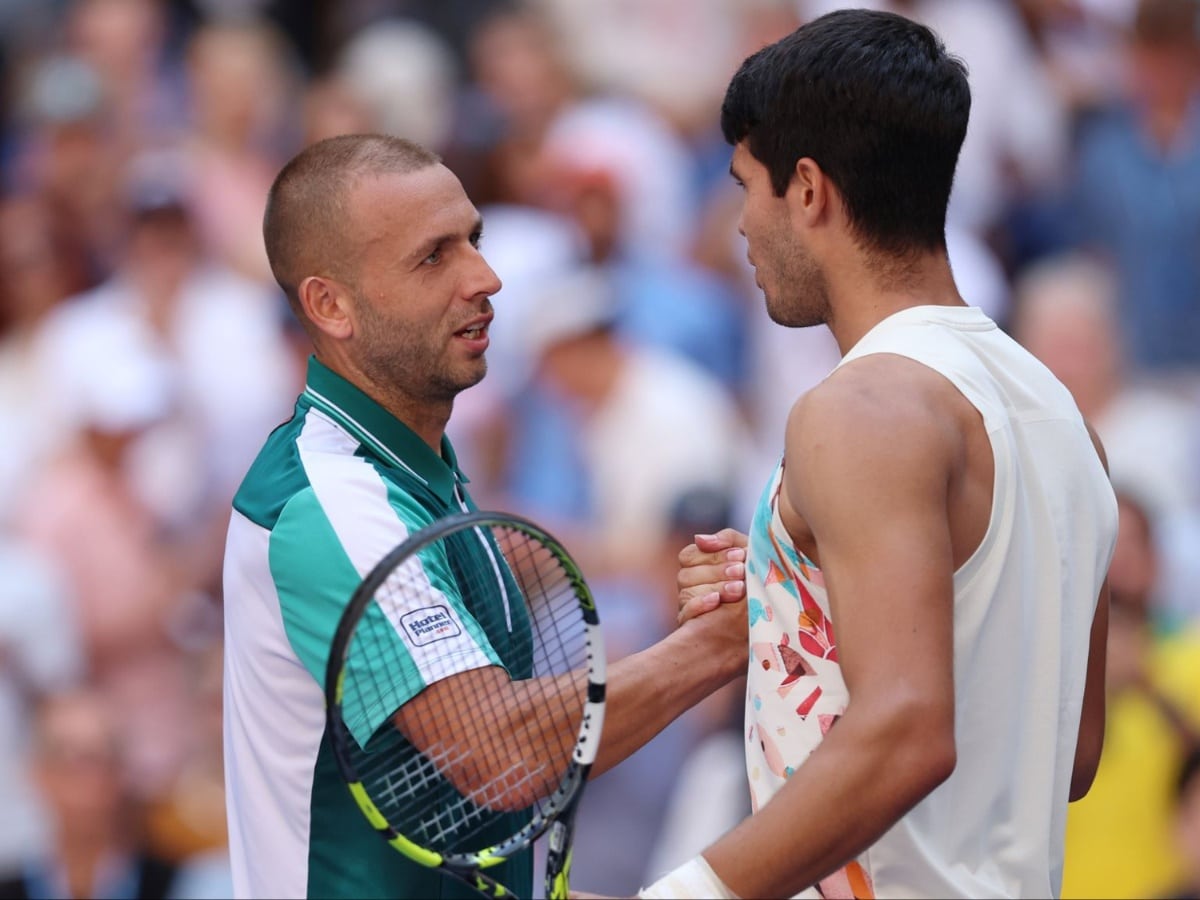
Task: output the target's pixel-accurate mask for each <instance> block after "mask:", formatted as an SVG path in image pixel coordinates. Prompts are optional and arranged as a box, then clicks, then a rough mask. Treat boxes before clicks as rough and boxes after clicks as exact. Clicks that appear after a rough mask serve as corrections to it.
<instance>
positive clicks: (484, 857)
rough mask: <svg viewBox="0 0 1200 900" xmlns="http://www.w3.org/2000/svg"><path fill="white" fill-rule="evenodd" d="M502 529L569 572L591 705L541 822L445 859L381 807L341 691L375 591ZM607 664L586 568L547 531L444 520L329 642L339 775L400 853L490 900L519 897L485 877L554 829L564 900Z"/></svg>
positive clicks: (391, 558) (502, 516)
mask: <svg viewBox="0 0 1200 900" xmlns="http://www.w3.org/2000/svg"><path fill="white" fill-rule="evenodd" d="M493 526H499V527H503V528H508V529H511V530H514V531H517V532H520V533H522V534H524V535H526V536H527V537H530V538H533V539H534V540H536V541H538V542H539V543H540V544H541V545H542V546H543V547H545V548H546V549H547V550H548V551H550V553H551V554H552V555H553V556H554V558H555V560H556V561H557V562H558V563H559V565H561V566H562V568H563V571H564V572H565V573H566V575H567V577H568V579H569V581H570V583H571V587H572V589H573V591H574V593H575V597H576V599H577V600H578V601H579V607H580V610H581V612H582V615H583V621H584V640H585V644H586V648H587V679H588V681H587V699H586V701H585V704H584V709H583V717H582V720H581V722H580V726H579V734H578V736H577V737H576V741H575V748H574V750H573V751H572V754H571V761H570V762H569V763H568V766H567V770H566V773H565V775H564V776H563V779H562V781H561V782H560V784H559V786H558V787H557V788H556V789H555V791H554V793H552V794H551V795H550V797H549V798H548V799H547V800H546V802H545V803H543V804H541V808H540V811H539V812H538V813H537V814H536V815H535V816H534V818H533V819H532V820H531V821H530V822H529V823H527V824H526V825H525V826H523V827H522V828H521V829H520V830H519V831H517V832H516V833H514V834H513V835H512V836H511V837H509V838H507V839H506V840H504V841H501V842H500V843H498V844H495V845H493V846H491V847H488V848H486V849H484V850H480V851H478V852H475V853H439V852H437V851H435V850H431V849H429V848H427V847H424V846H422V845H421V844H418V843H416V842H415V841H413V840H411V839H409V838H407V837H405V836H404V835H403V834H401V833H400V832H399V831H397V830H396V829H395V828H394V827H393V826H392V824H391V823H390V822H388V820H387V818H386V817H385V816H384V815H383V813H382V812H380V810H379V808H378V807H377V806H376V805H375V803H374V801H373V800H372V799H371V797H370V795H369V794H368V793H367V790H366V788H365V787H364V786H363V783H362V779H361V778H360V776H359V774H358V771H357V769H356V767H355V765H354V763H353V761H352V760H351V758H350V753H349V751H348V749H347V747H346V742H348V741H353V740H354V737H353V736H352V735H351V734H350V730H349V728H348V726H347V725H346V723H345V722H344V721H342V717H341V712H340V711H341V707H342V695H343V694H342V692H343V688H344V680H345V661H346V656H347V653H348V650H349V647H350V642H351V639H352V637H353V635H354V631H355V629H356V627H357V625H358V622H359V620H360V619H361V618H362V616H363V614H364V612H365V611H366V609H367V607H368V606H369V605H370V604H371V602H372V600H373V599H374V597H375V592H376V591H377V590H378V589H379V588H380V587H381V586H382V585H383V584H384V583H385V582H386V581H387V579H388V578H389V577H391V575H392V573H393V572H394V571H395V570H396V569H397V568H398V567H399V566H400V564H401V563H403V562H404V561H405V560H407V559H409V558H411V557H415V556H416V555H417V554H418V553H419V552H420V551H421V550H422V549H424V548H425V547H428V546H429V545H431V544H433V543H435V542H437V541H439V540H441V539H442V538H444V537H446V536H447V535H450V534H454V533H456V532H460V531H466V530H470V529H479V528H490V527H493ZM606 678H607V673H606V659H605V655H604V638H603V635H602V634H601V631H600V620H599V617H598V616H597V614H596V604H595V600H594V599H593V597H592V592H591V589H590V588H589V587H588V584H587V582H586V581H585V580H584V577H583V573H582V572H581V571H580V570H579V566H578V565H577V564H576V563H575V561H574V559H572V558H571V556H570V554H569V553H567V551H566V549H565V548H564V547H563V546H562V544H561V543H560V542H559V541H558V540H557V539H556V538H555V537H554V536H553V535H551V534H550V533H549V532H548V531H546V530H545V529H544V528H542V527H541V526H539V525H537V524H535V523H534V522H532V521H530V520H529V519H526V518H524V517H522V516H518V515H514V514H512V513H505V512H494V511H486V510H475V511H469V512H462V513H455V514H453V515H450V516H447V517H445V518H442V519H438V520H437V521H435V522H433V523H432V524H431V525H428V526H426V527H424V528H422V529H420V530H419V531H416V532H414V533H412V534H411V535H409V537H408V538H406V539H405V540H403V541H402V542H401V543H399V544H397V545H396V546H395V547H394V548H392V550H390V551H389V552H388V553H387V555H386V556H384V557H383V558H382V559H381V560H380V561H379V562H378V563H376V565H375V566H374V567H373V568H372V569H371V571H370V572H368V573H367V574H366V576H364V578H363V580H362V581H361V582H360V583H359V585H358V587H357V588H356V589H355V591H354V593H353V594H352V595H351V597H350V601H349V603H348V604H347V605H346V608H345V610H343V612H342V615H341V617H340V619H339V620H338V625H337V629H336V630H335V632H334V636H333V641H332V642H331V644H330V650H329V659H328V661H327V662H326V667H325V711H326V724H327V728H328V730H329V734H330V737H331V741H330V743H331V745H332V747H333V751H334V753H333V755H334V759H335V760H336V762H337V766H338V770H339V771H340V772H341V774H342V777H343V778H344V779H345V781H346V785H347V787H348V788H349V790H350V794H351V796H353V798H354V801H355V803H356V804H357V805H358V807H359V809H360V810H361V811H362V813H363V815H364V816H366V818H367V821H368V822H369V823H370V824H371V826H372V827H373V828H374V829H375V831H376V832H377V833H378V834H379V835H380V836H381V837H382V838H383V839H384V840H385V841H387V843H388V844H389V845H390V846H391V847H392V848H393V849H395V850H398V851H399V852H400V853H402V854H403V855H404V856H405V857H407V858H408V859H410V860H412V861H413V862H415V863H418V864H419V865H422V866H425V867H427V868H431V869H437V870H438V871H441V872H444V873H445V874H447V875H450V876H452V877H454V878H457V879H458V880H460V881H462V882H464V883H465V884H467V885H468V886H470V887H472V888H474V889H475V890H476V891H478V892H479V893H480V894H482V895H483V896H485V897H505V898H508V897H513V896H514V895H513V893H512V892H511V891H510V890H509V889H508V888H507V887H505V886H504V885H502V884H500V883H499V882H498V881H496V880H495V879H493V878H490V877H489V876H488V875H487V874H486V870H487V869H489V868H492V867H493V866H497V865H499V864H500V863H502V862H504V861H505V860H507V859H508V858H509V857H510V856H512V855H513V854H514V853H517V852H519V851H521V850H523V849H525V848H526V847H528V846H529V845H530V844H532V843H533V842H534V841H535V840H537V839H538V838H539V837H541V836H542V835H543V834H545V833H546V832H547V831H548V830H549V831H550V839H549V850H548V855H547V861H546V896H547V898H549V900H563V898H566V896H567V893H568V876H569V873H570V865H571V838H572V834H573V832H574V817H575V812H576V809H577V808H578V805H579V799H580V795H581V794H582V792H583V787H584V785H585V784H586V783H587V779H588V773H589V772H590V770H591V767H592V763H593V762H595V759H596V751H597V749H598V747H599V744H600V733H601V730H602V729H603V726H604V704H605V682H606Z"/></svg>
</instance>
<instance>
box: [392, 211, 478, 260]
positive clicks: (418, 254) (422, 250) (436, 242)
mask: <svg viewBox="0 0 1200 900" xmlns="http://www.w3.org/2000/svg"><path fill="white" fill-rule="evenodd" d="M467 233H468V234H482V233H483V216H476V217H475V223H474V224H473V225H472V226H471V230H470V231H469V232H467ZM459 234H460V232H458V231H447V232H443V233H442V234H439V235H435V236H434V237H431V238H429V239H428V240H426V241H422V242H421V244H420V245H419V246H418V247H417V249H416V250H414V251H413V252H412V255H411V257H410V259H411V260H413V261H414V262H420V261H421V260H423V259H424V258H425V257H427V256H428V255H429V254H430V253H432V252H433V251H434V250H436V249H437V248H438V247H440V246H442V244H445V243H447V242H448V241H453V240H456V239H457V238H458V237H459Z"/></svg>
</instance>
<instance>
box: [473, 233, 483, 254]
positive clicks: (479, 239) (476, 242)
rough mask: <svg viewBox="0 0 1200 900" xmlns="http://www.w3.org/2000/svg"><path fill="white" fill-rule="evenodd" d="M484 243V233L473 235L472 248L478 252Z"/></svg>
mask: <svg viewBox="0 0 1200 900" xmlns="http://www.w3.org/2000/svg"><path fill="white" fill-rule="evenodd" d="M482 242H483V232H482V231H478V232H476V233H475V234H473V235H471V246H472V247H474V248H475V249H476V250H478V249H479V245H480V244H481V243H482Z"/></svg>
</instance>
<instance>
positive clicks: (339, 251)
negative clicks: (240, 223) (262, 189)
mask: <svg viewBox="0 0 1200 900" xmlns="http://www.w3.org/2000/svg"><path fill="white" fill-rule="evenodd" d="M440 162H441V157H439V156H438V155H437V154H436V153H434V152H433V151H431V150H428V149H426V148H425V147H422V146H421V145H420V144H416V143H414V142H412V141H409V140H405V139H404V138H399V137H394V136H392V135H386V134H347V135H339V136H338V137H332V138H327V139H325V140H322V141H318V142H316V143H314V144H311V145H309V146H308V147H306V148H305V149H304V150H302V151H301V152H300V153H298V154H297V155H296V156H295V157H293V158H292V159H291V161H289V162H288V163H287V164H286V165H285V166H284V167H283V168H282V169H281V170H280V172H279V174H278V175H277V176H275V181H274V183H273V184H272V185H271V189H270V191H269V192H268V194H267V208H266V212H265V213H264V215H263V240H264V242H265V243H266V249H267V260H268V262H270V264H271V273H272V274H273V275H274V276H275V280H276V281H277V282H279V286H280V287H281V288H283V291H284V293H285V294H286V295H287V298H288V303H290V304H291V307H292V310H293V311H294V312H295V313H296V316H297V317H298V318H299V319H300V321H301V322H302V323H304V324H306V325H307V323H306V321H305V316H304V314H303V311H302V309H301V307H300V300H299V296H298V294H297V291H298V289H299V286H300V282H302V281H303V280H304V279H305V278H307V277H308V276H310V275H317V274H323V275H336V274H338V273H344V272H346V269H347V266H348V265H349V260H350V259H351V258H352V256H353V247H351V246H348V245H347V243H346V241H345V239H344V231H345V227H346V225H345V222H346V215H347V198H348V197H349V195H350V192H351V190H352V189H353V187H354V185H355V184H356V183H357V182H358V180H360V179H362V178H369V177H374V176H380V175H403V174H407V173H409V172H415V171H418V170H420V169H424V168H427V167H429V166H433V165H437V164H439V163H440Z"/></svg>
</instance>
